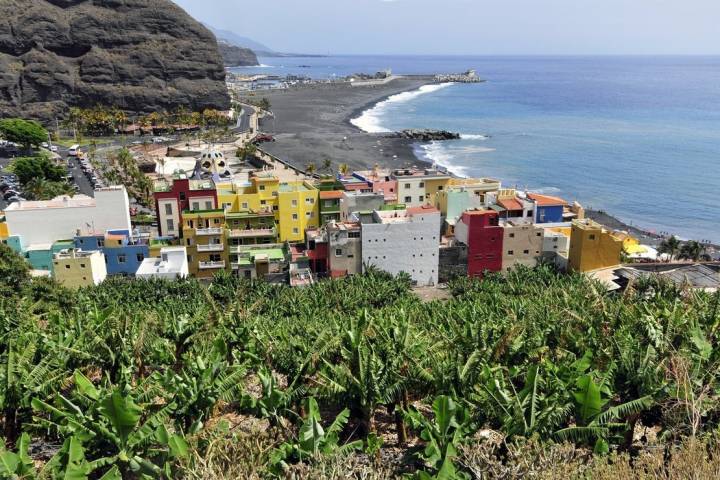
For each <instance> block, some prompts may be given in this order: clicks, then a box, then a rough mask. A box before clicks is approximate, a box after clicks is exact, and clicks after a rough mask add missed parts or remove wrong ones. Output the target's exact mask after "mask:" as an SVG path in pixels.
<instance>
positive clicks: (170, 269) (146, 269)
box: [135, 247, 190, 280]
mask: <svg viewBox="0 0 720 480" xmlns="http://www.w3.org/2000/svg"><path fill="white" fill-rule="evenodd" d="M189 274H190V269H189V268H188V260H187V251H186V249H185V247H163V248H161V249H160V258H146V259H145V260H143V262H142V264H140V267H139V268H138V270H137V272H136V273H135V276H136V277H137V278H144V279H146V280H147V279H151V278H161V279H166V280H176V279H178V278H185V277H187V276H188V275H189Z"/></svg>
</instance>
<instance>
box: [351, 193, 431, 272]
mask: <svg viewBox="0 0 720 480" xmlns="http://www.w3.org/2000/svg"><path fill="white" fill-rule="evenodd" d="M361 236H362V259H363V266H375V267H377V268H379V269H380V270H384V271H386V272H389V273H391V274H393V275H397V274H398V273H400V272H405V273H407V274H408V275H410V277H411V278H412V280H413V282H415V283H416V284H417V285H437V283H438V261H439V249H440V246H439V245H440V243H439V238H440V211H439V210H437V209H436V208H435V207H432V206H429V205H428V206H423V207H414V208H408V209H405V210H376V211H375V212H374V213H373V221H372V223H363V224H362V226H361Z"/></svg>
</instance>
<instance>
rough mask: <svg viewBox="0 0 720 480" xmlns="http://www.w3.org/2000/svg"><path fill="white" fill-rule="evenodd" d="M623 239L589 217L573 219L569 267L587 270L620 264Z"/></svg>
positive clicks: (581, 270) (578, 270)
mask: <svg viewBox="0 0 720 480" xmlns="http://www.w3.org/2000/svg"><path fill="white" fill-rule="evenodd" d="M622 251H623V241H622V239H621V238H618V237H617V236H616V235H614V234H613V233H612V232H610V231H609V230H606V229H605V228H604V227H603V226H602V225H600V224H599V223H597V222H594V221H592V220H590V219H585V220H575V221H573V223H572V233H571V236H570V255H569V267H570V269H571V270H573V271H576V272H589V271H591V270H598V269H601V268H608V267H613V266H616V265H619V264H620V261H621V260H620V258H621V255H622Z"/></svg>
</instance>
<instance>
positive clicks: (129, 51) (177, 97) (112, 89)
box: [0, 0, 230, 121]
mask: <svg viewBox="0 0 720 480" xmlns="http://www.w3.org/2000/svg"><path fill="white" fill-rule="evenodd" d="M229 103H230V99H229V96H228V93H227V88H226V86H225V70H224V68H223V60H222V58H221V56H220V53H219V52H218V45H217V41H216V40H215V37H214V35H213V34H212V33H211V32H210V31H209V30H208V29H207V28H205V27H204V26H203V25H202V24H200V23H199V22H197V21H195V20H194V19H193V18H192V17H190V16H189V15H188V14H187V13H185V11H184V10H182V9H181V8H180V7H178V6H177V5H175V4H174V3H173V2H171V1H167V0H103V1H99V0H2V1H0V117H8V116H23V117H30V118H36V119H40V120H43V121H49V120H52V119H54V118H57V117H60V118H62V117H63V116H65V115H67V112H68V108H69V107H71V106H79V107H91V106H95V105H106V106H117V107H119V108H122V109H124V110H127V111H131V112H151V111H161V110H172V109H175V108H177V107H180V106H184V107H186V108H188V109H192V110H200V109H204V108H217V109H226V108H228V107H229Z"/></svg>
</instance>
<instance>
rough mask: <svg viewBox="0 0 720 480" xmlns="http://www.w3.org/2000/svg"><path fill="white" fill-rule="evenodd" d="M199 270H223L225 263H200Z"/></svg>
mask: <svg viewBox="0 0 720 480" xmlns="http://www.w3.org/2000/svg"><path fill="white" fill-rule="evenodd" d="M199 266H200V270H212V269H216V268H225V262H200V265H199Z"/></svg>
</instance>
